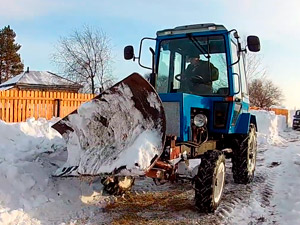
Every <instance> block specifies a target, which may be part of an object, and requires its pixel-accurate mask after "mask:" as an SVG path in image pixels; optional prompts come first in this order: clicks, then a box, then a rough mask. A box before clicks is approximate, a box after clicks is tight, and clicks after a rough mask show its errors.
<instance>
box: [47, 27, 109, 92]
mask: <svg viewBox="0 0 300 225" xmlns="http://www.w3.org/2000/svg"><path fill="white" fill-rule="evenodd" d="M52 61H53V62H54V63H55V64H56V65H57V66H58V67H59V69H60V70H61V72H62V73H63V74H64V76H65V77H67V78H69V79H71V80H73V81H76V82H78V83H80V84H82V85H83V86H84V89H85V91H86V92H92V93H93V94H94V93H96V92H98V91H100V92H101V91H102V90H104V89H105V88H107V87H109V86H111V85H112V84H113V83H114V77H113V76H112V74H111V62H112V54H111V45H110V40H109V38H108V37H107V36H106V34H105V33H104V32H103V31H101V30H96V29H93V28H91V27H89V26H84V27H83V29H82V30H75V31H74V32H73V33H72V34H71V35H70V36H68V37H63V38H60V40H59V41H58V44H57V46H56V53H54V54H53V55H52Z"/></svg>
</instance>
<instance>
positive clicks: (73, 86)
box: [0, 67, 82, 93]
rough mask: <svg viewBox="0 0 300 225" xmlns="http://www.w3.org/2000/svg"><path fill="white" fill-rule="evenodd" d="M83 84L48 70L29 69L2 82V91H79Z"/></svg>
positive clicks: (0, 85) (0, 86) (0, 89)
mask: <svg viewBox="0 0 300 225" xmlns="http://www.w3.org/2000/svg"><path fill="white" fill-rule="evenodd" d="M80 88H82V85H80V84H78V83H76V82H73V81H70V80H68V79H66V78H63V77H60V76H58V75H56V74H54V73H51V72H48V71H29V68H28V67H27V71H25V72H23V73H21V74H19V75H17V76H15V77H13V78H11V79H9V80H7V81H6V82H4V83H2V84H0V91H5V90H9V89H17V90H26V91H28V90H30V91H35V90H38V91H65V92H71V93H77V92H78V91H79V89H80Z"/></svg>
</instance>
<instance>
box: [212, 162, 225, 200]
mask: <svg viewBox="0 0 300 225" xmlns="http://www.w3.org/2000/svg"><path fill="white" fill-rule="evenodd" d="M224 181H225V164H224V163H221V164H220V165H219V167H218V169H217V173H216V180H215V184H214V191H213V196H214V202H215V203H217V202H219V201H220V198H221V195H222V192H223V187H224Z"/></svg>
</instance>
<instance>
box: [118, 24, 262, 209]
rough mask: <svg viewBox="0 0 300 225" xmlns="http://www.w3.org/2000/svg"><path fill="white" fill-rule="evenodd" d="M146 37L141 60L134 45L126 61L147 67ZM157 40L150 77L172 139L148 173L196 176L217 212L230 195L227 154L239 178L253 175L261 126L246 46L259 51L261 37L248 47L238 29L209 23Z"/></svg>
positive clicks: (199, 199) (207, 204) (204, 199)
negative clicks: (252, 100)
mask: <svg viewBox="0 0 300 225" xmlns="http://www.w3.org/2000/svg"><path fill="white" fill-rule="evenodd" d="M146 39H148V38H144V39H142V41H141V44H140V51H139V55H138V56H137V57H136V56H135V55H134V50H133V47H132V46H127V47H125V49H124V58H125V59H127V60H129V59H133V60H138V63H139V64H140V65H141V66H143V67H145V66H144V65H142V64H141V60H140V58H141V57H140V56H141V52H142V51H141V48H142V44H143V41H144V40H146ZM149 39H151V38H149ZM155 40H156V48H155V50H153V49H151V48H150V51H151V52H152V61H153V62H152V68H151V69H152V73H151V74H150V75H149V77H148V80H149V82H150V83H151V84H152V86H153V87H154V88H155V89H156V91H157V92H158V94H159V97H160V99H161V101H162V104H163V108H164V111H165V117H166V135H167V138H166V142H165V145H164V152H163V154H162V155H161V156H160V158H159V159H158V160H157V161H156V164H154V166H153V167H152V169H151V170H150V171H149V172H148V173H147V175H148V176H149V177H153V178H155V179H157V182H159V181H161V182H163V181H164V180H172V179H180V178H183V179H186V178H190V179H192V182H193V184H194V187H195V204H196V206H197V208H199V210H200V211H203V212H212V211H214V210H215V209H216V208H217V206H218V205H219V204H220V200H221V196H222V193H223V188H224V181H225V156H229V157H231V158H232V173H233V178H234V181H235V182H236V183H240V184H247V183H249V182H251V181H252V179H253V176H254V171H255V165H256V154H257V142H256V131H257V124H256V118H255V115H252V114H251V113H250V112H249V92H248V87H247V78H246V70H245V57H246V53H247V49H248V50H249V51H252V52H258V51H259V50H260V42H259V38H258V37H257V36H248V37H247V46H246V47H247V48H246V47H243V46H242V44H241V42H240V41H239V35H238V32H237V31H236V30H235V29H233V30H227V29H226V28H225V27H224V26H223V25H216V24H211V23H209V24H196V25H187V26H179V27H175V28H174V29H166V30H161V31H158V32H157V37H156V39H155ZM179 156H180V157H179ZM178 157H179V158H180V160H179V161H178V160H176V159H178Z"/></svg>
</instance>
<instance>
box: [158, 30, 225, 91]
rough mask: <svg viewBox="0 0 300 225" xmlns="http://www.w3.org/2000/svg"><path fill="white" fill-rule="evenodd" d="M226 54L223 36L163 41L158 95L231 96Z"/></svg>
mask: <svg viewBox="0 0 300 225" xmlns="http://www.w3.org/2000/svg"><path fill="white" fill-rule="evenodd" d="M225 51H226V49H225V41H224V36H222V35H217V36H199V37H193V36H189V37H186V38H180V39H169V40H163V41H161V43H160V48H159V61H158V77H157V83H156V87H157V91H158V93H175V92H180V93H189V94H195V95H223V96H224V95H228V91H229V90H228V76H227V66H226V65H227V63H226V52H225Z"/></svg>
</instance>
